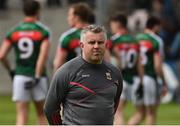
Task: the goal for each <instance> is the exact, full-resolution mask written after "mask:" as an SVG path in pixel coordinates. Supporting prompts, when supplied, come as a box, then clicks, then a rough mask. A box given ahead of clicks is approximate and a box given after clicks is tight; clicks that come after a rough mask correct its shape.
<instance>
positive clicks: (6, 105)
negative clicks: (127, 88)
mask: <svg viewBox="0 0 180 126" xmlns="http://www.w3.org/2000/svg"><path fill="white" fill-rule="evenodd" d="M133 111H134V108H133V106H132V105H131V104H128V105H127V107H126V109H125V118H126V120H127V119H128V118H129V117H130V116H131V114H132V113H133ZM29 112H30V115H29V121H28V124H30V125H35V124H37V123H36V122H37V119H36V113H35V109H34V106H33V104H32V103H31V104H30V111H29ZM15 120H16V110H15V103H14V102H12V101H11V97H10V96H0V125H6V124H9V125H13V124H15ZM157 124H159V125H170V124H171V125H172V124H180V104H176V103H168V104H163V105H161V106H159V110H158V116H157Z"/></svg>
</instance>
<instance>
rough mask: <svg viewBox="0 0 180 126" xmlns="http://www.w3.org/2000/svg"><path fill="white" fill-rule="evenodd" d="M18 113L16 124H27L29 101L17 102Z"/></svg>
mask: <svg viewBox="0 0 180 126" xmlns="http://www.w3.org/2000/svg"><path fill="white" fill-rule="evenodd" d="M16 113H17V114H16V125H25V124H27V121H28V113H29V102H16Z"/></svg>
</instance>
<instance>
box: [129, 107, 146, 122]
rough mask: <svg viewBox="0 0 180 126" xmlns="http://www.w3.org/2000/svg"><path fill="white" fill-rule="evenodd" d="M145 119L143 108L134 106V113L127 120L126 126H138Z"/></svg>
mask: <svg viewBox="0 0 180 126" xmlns="http://www.w3.org/2000/svg"><path fill="white" fill-rule="evenodd" d="M144 117H145V107H144V106H143V105H140V106H136V111H135V113H134V114H133V116H132V117H131V118H130V119H129V121H128V125H139V124H140V123H141V122H142V121H143V120H144Z"/></svg>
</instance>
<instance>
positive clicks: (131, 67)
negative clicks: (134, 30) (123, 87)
mask: <svg viewBox="0 0 180 126" xmlns="http://www.w3.org/2000/svg"><path fill="white" fill-rule="evenodd" d="M139 50H140V46H139V44H138V42H137V41H136V39H135V38H134V37H132V36H131V35H129V34H123V35H118V34H115V35H114V36H112V51H113V53H114V54H115V55H116V56H117V57H119V62H120V65H121V69H122V75H123V79H124V80H125V81H127V82H129V83H130V84H132V83H133V78H134V76H137V74H138V72H137V62H138V54H139Z"/></svg>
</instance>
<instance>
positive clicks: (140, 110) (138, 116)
mask: <svg viewBox="0 0 180 126" xmlns="http://www.w3.org/2000/svg"><path fill="white" fill-rule="evenodd" d="M139 84H140V79H139V78H138V77H134V84H133V87H132V102H133V104H134V105H135V109H136V110H135V113H134V114H133V115H132V117H131V118H130V119H129V121H128V125H138V124H140V123H141V122H142V121H143V120H144V117H145V107H144V105H143V98H142V99H139V98H137V97H136V95H135V94H136V91H137V88H138V87H139Z"/></svg>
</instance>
